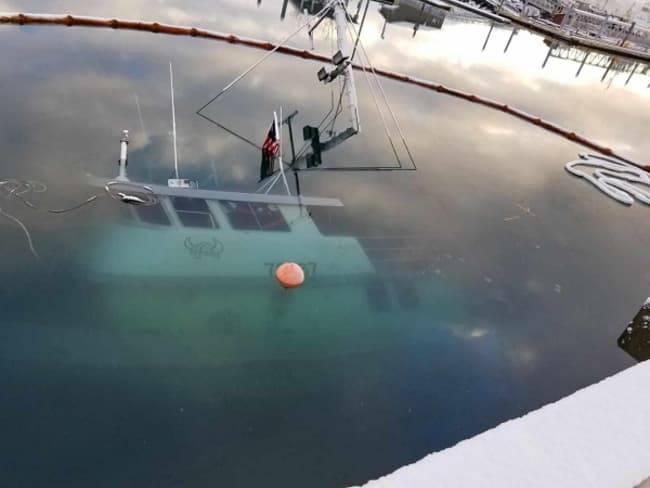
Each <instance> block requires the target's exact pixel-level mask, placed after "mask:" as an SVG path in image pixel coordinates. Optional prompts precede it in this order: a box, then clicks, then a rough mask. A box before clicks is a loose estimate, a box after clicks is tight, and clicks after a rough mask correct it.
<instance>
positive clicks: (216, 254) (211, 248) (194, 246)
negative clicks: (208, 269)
mask: <svg viewBox="0 0 650 488" xmlns="http://www.w3.org/2000/svg"><path fill="white" fill-rule="evenodd" d="M185 249H187V250H188V251H189V253H190V255H191V256H192V257H193V258H194V259H201V258H203V257H208V258H215V259H220V258H221V253H223V242H221V241H219V240H217V239H215V238H212V240H211V241H200V242H192V238H191V237H187V238H186V239H185Z"/></svg>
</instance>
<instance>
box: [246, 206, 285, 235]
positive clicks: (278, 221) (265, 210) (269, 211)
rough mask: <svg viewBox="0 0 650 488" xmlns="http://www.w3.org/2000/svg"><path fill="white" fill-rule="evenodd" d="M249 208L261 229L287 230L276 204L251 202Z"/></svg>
mask: <svg viewBox="0 0 650 488" xmlns="http://www.w3.org/2000/svg"><path fill="white" fill-rule="evenodd" d="M250 206H251V208H252V209H253V212H254V213H255V216H256V217H257V221H258V222H259V224H260V228H261V229H262V230H275V231H281V232H289V225H288V224H287V221H286V220H284V215H282V212H280V209H279V208H278V206H277V205H272V204H268V203H251V204H250Z"/></svg>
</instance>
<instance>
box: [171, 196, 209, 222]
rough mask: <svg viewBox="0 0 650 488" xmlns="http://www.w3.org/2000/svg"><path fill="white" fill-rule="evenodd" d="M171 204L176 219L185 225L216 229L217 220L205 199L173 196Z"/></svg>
mask: <svg viewBox="0 0 650 488" xmlns="http://www.w3.org/2000/svg"><path fill="white" fill-rule="evenodd" d="M172 204H173V205H174V209H175V210H176V214H177V215H178V219H179V220H180V221H181V223H182V224H183V225H184V226H185V227H201V228H206V229H217V228H218V227H219V226H218V225H217V221H216V220H215V218H214V216H213V215H212V213H211V212H210V208H209V207H208V204H207V202H206V201H205V200H202V199H200V198H187V197H174V198H173V199H172Z"/></svg>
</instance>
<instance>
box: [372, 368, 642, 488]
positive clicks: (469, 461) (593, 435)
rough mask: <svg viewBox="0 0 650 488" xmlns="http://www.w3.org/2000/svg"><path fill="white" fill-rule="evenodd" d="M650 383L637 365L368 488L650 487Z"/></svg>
mask: <svg viewBox="0 0 650 488" xmlns="http://www.w3.org/2000/svg"><path fill="white" fill-rule="evenodd" d="M649 382H650V362H646V363H641V364H638V365H636V366H633V367H631V368H629V369H627V370H625V371H623V372H621V373H618V374H616V375H614V376H612V377H610V378H607V379H605V380H603V381H601V382H600V383H597V384H594V385H592V386H589V387H587V388H585V389H583V390H580V391H578V392H576V393H574V394H572V395H569V396H568V397H566V398H564V399H562V400H560V401H558V402H556V403H553V404H550V405H547V406H545V407H543V408H541V409H539V410H537V411H535V412H532V413H529V414H527V415H525V416H523V417H521V418H518V419H516V420H511V421H509V422H505V423H503V424H501V425H499V426H498V427H496V428H494V429H492V430H489V431H487V432H485V433H483V434H480V435H478V436H476V437H474V438H472V439H469V440H466V441H463V442H461V443H460V444H458V445H456V446H454V447H452V448H449V449H446V450H444V451H440V452H438V453H435V454H431V455H429V456H427V457H426V458H424V459H422V460H421V461H418V462H417V463H415V464H412V465H410V466H406V467H404V468H401V469H399V470H397V471H396V472H394V473H393V474H390V475H388V476H386V477H384V478H380V479H378V480H376V481H372V482H370V483H368V484H367V485H366V486H368V487H369V488H376V487H388V486H409V487H419V486H422V487H424V486H427V487H429V486H454V487H476V486H499V487H522V486H525V487H527V488H532V487H540V488H541V487H548V486H555V487H561V486H589V487H608V488H611V487H630V488H632V487H636V486H639V485H640V486H646V484H645V483H644V480H647V479H648V476H650V465H649V464H648V459H650V443H649V442H648V439H650V417H648V415H647V405H648V404H650V390H649V389H648V384H649ZM646 483H647V481H646Z"/></svg>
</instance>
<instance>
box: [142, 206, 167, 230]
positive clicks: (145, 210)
mask: <svg viewBox="0 0 650 488" xmlns="http://www.w3.org/2000/svg"><path fill="white" fill-rule="evenodd" d="M133 208H135V212H136V213H137V214H138V218H139V219H140V220H141V221H142V222H145V223H147V224H156V225H170V222H169V217H167V214H166V213H165V209H164V208H163V207H162V205H160V203H156V204H155V205H140V206H134V207H133Z"/></svg>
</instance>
